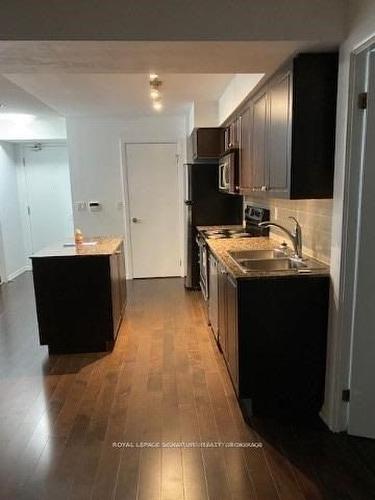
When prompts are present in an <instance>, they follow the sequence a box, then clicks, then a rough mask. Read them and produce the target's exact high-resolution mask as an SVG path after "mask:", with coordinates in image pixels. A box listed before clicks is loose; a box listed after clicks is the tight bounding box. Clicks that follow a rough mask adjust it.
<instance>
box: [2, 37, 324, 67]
mask: <svg viewBox="0 0 375 500" xmlns="http://www.w3.org/2000/svg"><path fill="white" fill-rule="evenodd" d="M306 48H309V49H311V48H319V45H317V43H314V44H313V43H312V42H309V43H307V42H303V41H300V42H296V41H284V42H121V41H115V42H113V41H111V42H108V41H107V42H94V41H70V42H69V41H64V42H63V41H48V42H43V41H28V42H24V41H2V42H1V43H0V73H26V72H28V73H150V72H160V73H205V74H207V73H268V72H271V71H274V69H275V68H276V67H277V66H278V65H279V64H280V62H281V61H283V60H285V59H286V58H288V57H289V56H290V55H291V54H293V53H294V52H297V51H301V50H304V49H306Z"/></svg>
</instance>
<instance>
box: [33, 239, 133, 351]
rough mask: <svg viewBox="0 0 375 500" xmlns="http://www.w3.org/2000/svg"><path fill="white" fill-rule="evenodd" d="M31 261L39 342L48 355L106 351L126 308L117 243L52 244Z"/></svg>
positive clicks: (121, 254)
mask: <svg viewBox="0 0 375 500" xmlns="http://www.w3.org/2000/svg"><path fill="white" fill-rule="evenodd" d="M31 261H32V270H33V279H34V289H35V300H36V309H37V317H38V325H39V339H40V344H41V345H48V351H49V353H50V354H65V353H82V352H100V351H108V350H111V349H112V348H113V345H114V343H115V340H116V337H117V333H118V330H119V327H120V323H121V320H122V317H123V314H124V310H125V304H126V274H125V258H124V245H123V241H122V240H121V239H120V238H95V239H92V240H86V241H84V242H83V243H82V244H79V245H70V246H66V245H64V244H57V245H53V246H50V247H47V248H44V249H43V250H41V251H39V252H37V253H35V254H34V255H32V257H31Z"/></svg>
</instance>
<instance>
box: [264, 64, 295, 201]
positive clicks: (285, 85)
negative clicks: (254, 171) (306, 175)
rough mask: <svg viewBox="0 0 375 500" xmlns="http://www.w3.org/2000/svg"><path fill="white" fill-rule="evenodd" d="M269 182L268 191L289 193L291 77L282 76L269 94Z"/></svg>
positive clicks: (272, 85) (289, 75) (270, 89)
mask: <svg viewBox="0 0 375 500" xmlns="http://www.w3.org/2000/svg"><path fill="white" fill-rule="evenodd" d="M268 105H269V126H268V140H267V150H268V181H267V188H268V190H269V191H277V192H288V188H289V168H290V139H291V138H290V132H291V74H290V72H288V73H284V74H283V75H281V76H280V77H278V79H277V80H276V81H275V82H274V83H272V84H271V86H270V88H269V91H268Z"/></svg>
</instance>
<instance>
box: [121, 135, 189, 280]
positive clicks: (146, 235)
mask: <svg viewBox="0 0 375 500" xmlns="http://www.w3.org/2000/svg"><path fill="white" fill-rule="evenodd" d="M126 167H127V182H128V200H129V217H130V232H131V235H130V236H131V250H132V262H133V277H134V278H151V277H167V276H179V275H180V265H181V258H180V246H179V227H178V225H179V211H178V172H177V146H176V144H127V145H126Z"/></svg>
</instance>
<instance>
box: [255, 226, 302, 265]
mask: <svg viewBox="0 0 375 500" xmlns="http://www.w3.org/2000/svg"><path fill="white" fill-rule="evenodd" d="M289 219H292V220H293V221H294V222H295V224H296V226H295V230H294V234H293V233H291V232H290V231H289V229H286V228H285V227H283V226H281V225H280V224H276V223H275V222H271V221H265V222H260V223H259V224H258V226H259V227H271V226H274V227H278V228H279V229H281V230H282V231H284V233H285V234H286V235H288V237H289V239H290V241H291V242H292V243H293V248H294V257H296V258H297V259H300V260H302V229H301V226H300V224H299V222H298V220H297V219H296V218H295V217H289Z"/></svg>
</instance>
